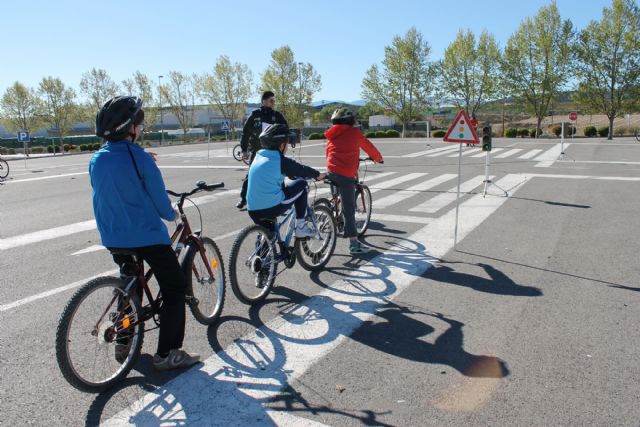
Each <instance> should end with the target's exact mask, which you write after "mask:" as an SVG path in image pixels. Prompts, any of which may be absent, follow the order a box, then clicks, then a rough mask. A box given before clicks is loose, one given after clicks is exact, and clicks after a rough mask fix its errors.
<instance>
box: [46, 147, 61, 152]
mask: <svg viewBox="0 0 640 427" xmlns="http://www.w3.org/2000/svg"><path fill="white" fill-rule="evenodd" d="M54 151H55V152H56V153H59V152H60V146H59V145H49V146H48V147H47V153H53V152H54Z"/></svg>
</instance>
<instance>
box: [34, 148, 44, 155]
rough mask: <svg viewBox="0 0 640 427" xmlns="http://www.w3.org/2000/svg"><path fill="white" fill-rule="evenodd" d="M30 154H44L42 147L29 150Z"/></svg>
mask: <svg viewBox="0 0 640 427" xmlns="http://www.w3.org/2000/svg"><path fill="white" fill-rule="evenodd" d="M31 153H32V154H42V153H44V147H33V148H31Z"/></svg>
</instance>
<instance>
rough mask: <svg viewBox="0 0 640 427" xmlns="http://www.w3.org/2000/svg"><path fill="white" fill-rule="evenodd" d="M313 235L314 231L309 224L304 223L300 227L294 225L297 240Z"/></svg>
mask: <svg viewBox="0 0 640 427" xmlns="http://www.w3.org/2000/svg"><path fill="white" fill-rule="evenodd" d="M315 235H316V229H315V228H313V227H311V226H310V225H309V224H307V223H304V224H302V225H301V226H299V225H296V237H297V238H306V237H315Z"/></svg>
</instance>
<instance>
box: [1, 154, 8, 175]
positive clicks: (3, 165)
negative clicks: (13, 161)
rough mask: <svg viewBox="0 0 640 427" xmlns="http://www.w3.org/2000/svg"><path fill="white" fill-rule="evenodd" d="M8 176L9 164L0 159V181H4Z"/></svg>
mask: <svg viewBox="0 0 640 427" xmlns="http://www.w3.org/2000/svg"><path fill="white" fill-rule="evenodd" d="M8 176H9V163H7V161H6V160H2V159H0V179H5V178H6V177H8Z"/></svg>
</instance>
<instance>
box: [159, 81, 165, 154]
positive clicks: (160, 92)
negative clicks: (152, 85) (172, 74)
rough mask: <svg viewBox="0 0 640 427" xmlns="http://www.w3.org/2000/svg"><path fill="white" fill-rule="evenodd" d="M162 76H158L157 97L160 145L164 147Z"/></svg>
mask: <svg viewBox="0 0 640 427" xmlns="http://www.w3.org/2000/svg"><path fill="white" fill-rule="evenodd" d="M163 77H164V76H158V97H159V107H160V145H164V117H163V114H162V78H163Z"/></svg>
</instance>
